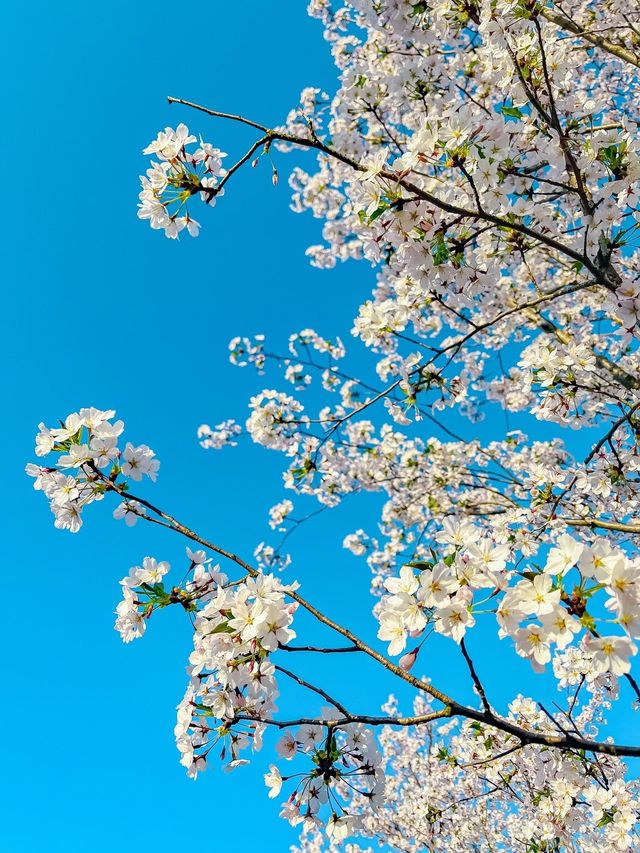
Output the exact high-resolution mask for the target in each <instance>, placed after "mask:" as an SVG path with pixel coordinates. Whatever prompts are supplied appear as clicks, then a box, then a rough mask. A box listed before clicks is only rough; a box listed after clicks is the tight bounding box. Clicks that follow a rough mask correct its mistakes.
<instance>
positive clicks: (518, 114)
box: [500, 107, 524, 118]
mask: <svg viewBox="0 0 640 853" xmlns="http://www.w3.org/2000/svg"><path fill="white" fill-rule="evenodd" d="M500 112H501V113H502V115H503V116H510V117H511V118H522V116H523V115H524V113H523V112H522V110H520V109H518V107H500Z"/></svg>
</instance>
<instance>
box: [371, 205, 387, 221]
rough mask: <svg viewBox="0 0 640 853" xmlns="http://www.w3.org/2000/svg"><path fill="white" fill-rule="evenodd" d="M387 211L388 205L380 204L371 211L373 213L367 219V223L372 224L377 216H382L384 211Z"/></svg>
mask: <svg viewBox="0 0 640 853" xmlns="http://www.w3.org/2000/svg"><path fill="white" fill-rule="evenodd" d="M388 209H389V205H388V204H381V205H380V207H377V208H376V209H375V210H374V211H373V213H372V214H371V216H370V217H369V222H374V221H375V220H376V219H377V218H378V217H379V216H382V214H383V213H384V212H385V210H388Z"/></svg>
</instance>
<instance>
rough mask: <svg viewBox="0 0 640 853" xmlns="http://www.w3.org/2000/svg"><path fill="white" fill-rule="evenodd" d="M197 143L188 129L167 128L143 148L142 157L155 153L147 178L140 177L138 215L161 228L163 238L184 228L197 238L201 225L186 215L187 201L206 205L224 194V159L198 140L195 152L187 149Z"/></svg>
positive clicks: (219, 152)
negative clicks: (197, 197) (195, 199)
mask: <svg viewBox="0 0 640 853" xmlns="http://www.w3.org/2000/svg"><path fill="white" fill-rule="evenodd" d="M195 142H196V137H195V136H193V135H192V134H190V133H189V128H188V127H187V126H186V125H184V124H179V125H178V127H177V128H176V129H175V130H173V128H171V127H166V128H165V129H164V130H163V131H161V132H160V133H159V134H158V136H157V138H156V139H155V140H154V141H153V142H151V143H150V144H149V145H148V146H147V147H146V148H145V149H144V152H143V153H144V154H154V155H155V156H156V157H157V158H158V160H153V161H152V162H151V166H150V168H149V169H147V172H146V175H141V176H140V182H141V184H142V190H141V192H140V204H139V205H138V216H139V217H140V219H146V220H148V221H149V224H150V225H151V227H152V228H154V229H163V230H164V233H165V236H166V237H170V238H172V239H175V238H176V237H177V236H178V234H179V233H180V232H181V231H182V230H183V229H185V228H186V229H187V231H188V232H189V234H190V235H191V236H192V237H197V236H198V233H199V231H200V223H199V222H197V221H196V220H195V219H193V217H192V216H191V215H190V213H189V202H190V201H191V199H192V198H193V197H194V196H199V198H200V200H201V201H202V202H204V203H205V204H207V205H209V206H213V205H214V204H215V201H216V198H217V197H218V196H220V195H223V194H224V189H223V187H222V183H223V180H224V176H225V175H226V170H225V169H223V168H222V159H223V157H226V154H225V153H224V152H223V151H220V149H219V148H214V147H213V146H212V145H210V144H209V143H208V142H203V140H202V139H200V145H199V147H197V148H196V149H195V150H191V151H190V150H189V149H188V146H190V145H192V144H193V143H195Z"/></svg>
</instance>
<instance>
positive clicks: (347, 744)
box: [264, 708, 384, 843]
mask: <svg viewBox="0 0 640 853" xmlns="http://www.w3.org/2000/svg"><path fill="white" fill-rule="evenodd" d="M323 715H324V717H325V718H326V719H328V720H330V719H331V718H332V717H333V716H334V715H335V711H334V710H332V709H330V708H325V709H324V710H323ZM276 749H277V751H278V754H279V755H280V756H281V757H282V758H284V759H286V760H289V761H290V760H292V759H293V758H294V757H295V756H296V755H304V757H305V758H306V759H307V760H308V759H309V758H310V759H311V761H312V764H313V769H312V770H311V771H308V772H304V771H302V772H299V773H294V774H292V776H284V777H283V776H282V774H281V772H280V770H279V768H278V767H277V766H276V765H273V764H272V765H271V766H270V768H269V772H268V773H266V774H265V777H264V780H265V784H266V785H267V787H268V788H269V796H270V797H272V798H273V797H277V796H278V794H279V793H280V790H281V788H282V783H283V781H287V780H288V779H290V778H295V779H296V780H297V782H296V786H295V788H294V790H293V792H292V793H291V794H290V796H289V798H288V800H287V801H286V802H285V803H284V804H283V809H282V812H281V817H284V818H286V819H287V820H288V821H289V823H290V824H291V825H292V826H297V825H298V824H304V825H305V827H306V828H307V830H308V828H309V827H310V826H313V827H315V828H319V827H322V828H323V829H324V830H325V832H326V836H327V837H328V838H329V839H330V841H331V842H333V843H338V842H340V841H343V840H344V839H345V838H346V837H347V836H350V835H353V834H354V833H355V832H356V831H357V829H358V826H359V823H360V821H359V819H358V817H357V816H356V815H355V814H350V813H349V811H348V810H347V808H345V801H348V800H349V799H350V794H351V792H352V791H353V790H357V791H359V792H360V794H361V796H362V797H363V798H365V799H366V800H367V801H368V802H369V804H370V806H372V807H374V808H375V807H376V805H377V804H378V803H379V802H380V799H381V793H382V788H383V780H384V772H383V764H382V756H381V755H380V751H379V749H378V746H377V744H376V740H375V737H374V734H373V731H372V730H371V729H368V728H366V727H365V726H364V725H362V724H361V723H347V724H345V725H344V726H342V727H340V728H339V729H334V728H332V727H330V726H328V727H327V728H326V729H325V728H324V727H323V726H322V725H321V724H320V723H319V722H318V723H314V724H304V725H302V726H300V727H299V728H297V729H295V730H292V731H289V732H287V733H286V734H285V735H284V736H283V737H282V738H281V739H280V741H279V742H278V743H277V744H276ZM323 806H325V807H326V809H327V810H328V812H329V816H328V817H324V816H322V817H321V816H320V813H321V810H322V807H323Z"/></svg>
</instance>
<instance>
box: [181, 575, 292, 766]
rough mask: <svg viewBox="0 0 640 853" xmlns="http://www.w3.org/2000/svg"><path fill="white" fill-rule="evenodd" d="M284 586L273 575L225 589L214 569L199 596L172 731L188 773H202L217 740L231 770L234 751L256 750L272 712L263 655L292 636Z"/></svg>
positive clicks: (270, 667)
mask: <svg viewBox="0 0 640 853" xmlns="http://www.w3.org/2000/svg"><path fill="white" fill-rule="evenodd" d="M201 571H203V572H204V570H201ZM194 583H198V579H196V578H194ZM200 583H201V581H200ZM290 588H291V587H286V586H283V585H282V584H281V583H280V581H279V580H277V578H275V577H274V576H273V575H259V576H257V577H255V578H252V577H249V578H246V579H245V580H243V581H242V582H241V583H239V584H235V585H233V584H228V582H227V578H226V577H225V576H224V575H223V574H221V573H219V572H218V571H217V570H216V572H215V583H213V584H212V585H211V586H210V588H209V589H208V591H207V593H206V595H199V602H201V603H202V604H203V606H202V607H199V609H198V611H197V615H196V616H195V630H194V650H193V652H192V653H191V656H190V657H189V668H188V673H189V678H190V680H189V685H188V687H187V691H186V693H185V696H184V698H183V700H182V702H181V703H180V705H179V707H178V721H177V724H176V729H175V734H176V742H177V745H178V749H179V750H180V753H181V763H182V764H183V765H184V766H185V767H186V768H187V771H188V773H189V775H190V776H195V775H196V774H197V773H198V772H199V771H202V770H204V769H205V767H206V761H207V755H208V753H209V751H210V749H211V748H212V747H213V746H214V745H215V744H217V743H218V742H220V741H222V743H223V755H228V756H229V760H230V766H231V767H236V766H238V765H239V764H242V763H246V761H247V759H241V758H239V754H240V753H241V751H242V750H244V749H246V748H247V747H249V746H252V747H253V749H254V750H257V749H260V747H261V745H262V737H263V732H264V729H265V724H264V723H262V722H261V720H262V719H264V718H268V717H269V716H270V715H271V714H272V712H273V711H274V710H275V707H276V706H275V701H276V699H277V697H278V695H279V693H278V685H277V682H276V670H275V666H274V664H273V663H272V661H271V659H270V656H271V654H272V653H273V652H275V651H276V650H277V649H278V647H279V646H280V645H286V644H287V643H289V642H290V641H291V640H292V639H293V638H294V637H295V632H294V631H293V629H292V628H291V624H292V621H293V614H294V612H295V610H296V607H297V604H295V602H293V603H288V602H287V601H286V598H285V596H286V593H287V591H288V590H289V589H290Z"/></svg>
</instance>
